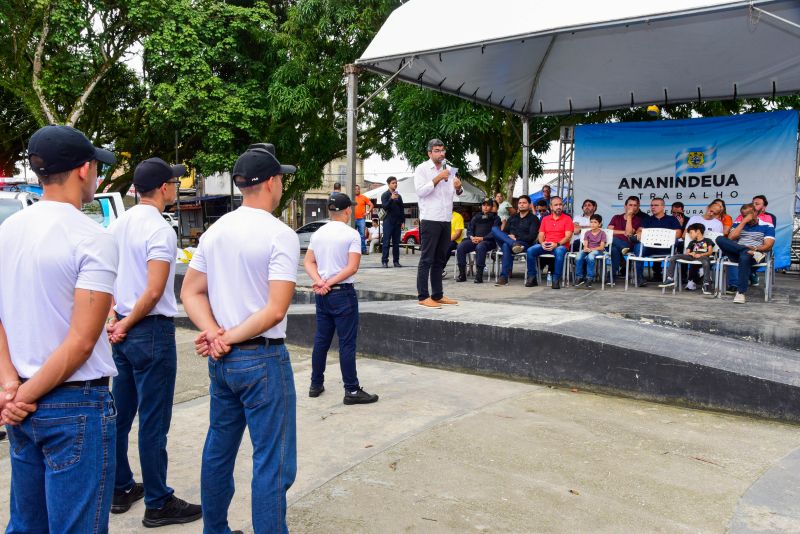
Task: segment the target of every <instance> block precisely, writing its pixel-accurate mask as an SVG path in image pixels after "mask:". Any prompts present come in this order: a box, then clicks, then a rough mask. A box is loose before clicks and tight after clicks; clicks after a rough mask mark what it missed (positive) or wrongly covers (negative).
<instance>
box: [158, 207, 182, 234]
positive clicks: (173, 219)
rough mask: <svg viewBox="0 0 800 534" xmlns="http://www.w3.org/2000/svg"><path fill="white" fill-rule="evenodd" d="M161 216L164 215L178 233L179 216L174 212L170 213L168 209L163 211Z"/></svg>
mask: <svg viewBox="0 0 800 534" xmlns="http://www.w3.org/2000/svg"><path fill="white" fill-rule="evenodd" d="M161 216H162V217H164V220H165V221H167V222H168V223H169V225H170V226H172V229H173V230H175V235H178V218H177V217H176V216H175V214H173V213H169V212H167V211H162V212H161Z"/></svg>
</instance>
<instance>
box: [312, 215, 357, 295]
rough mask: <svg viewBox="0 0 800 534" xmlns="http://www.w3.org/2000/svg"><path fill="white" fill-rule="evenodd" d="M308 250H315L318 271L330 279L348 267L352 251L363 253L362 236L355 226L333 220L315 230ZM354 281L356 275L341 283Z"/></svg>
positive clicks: (323, 277) (326, 278)
mask: <svg viewBox="0 0 800 534" xmlns="http://www.w3.org/2000/svg"><path fill="white" fill-rule="evenodd" d="M308 250H313V251H314V259H315V260H317V272H318V273H319V275H320V276H321V277H322V279H323V280H328V279H329V278H333V277H334V276H335V275H337V274H339V273H340V272H342V271H343V270H344V268H345V267H347V262H348V261H349V260H350V253H351V252H355V253H357V254H361V237H359V235H358V232H357V231H356V230H355V228H351V227H350V226H349V225H347V224H345V223H343V222H340V221H331V222H329V223H328V224H326V225H325V226H323V227H322V228H320V229H319V230H317V231H316V232H314V234H313V235H312V236H311V242H310V243H309V244H308ZM354 282H355V276H350V277H348V278H346V279H344V280H342V281H341V282H339V283H340V284H352V283H354Z"/></svg>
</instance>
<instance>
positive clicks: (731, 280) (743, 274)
mask: <svg viewBox="0 0 800 534" xmlns="http://www.w3.org/2000/svg"><path fill="white" fill-rule="evenodd" d="M717 246H719V248H721V249H722V252H724V253H725V255H726V256H727V257H728V259H729V260H731V261H733V262H737V263H738V264H739V266H738V268H737V267H729V268H728V285H731V286H736V288H737V291H738V292H739V293H742V294H744V293H747V288H748V286H749V283H750V279H749V277H750V273H751V272H753V264H754V263H755V262H756V260H755V259H754V258H753V256H751V255H750V254H748V253H747V251H748V250H750V248H749V247H746V246H744V245H740V244H739V243H737V242H736V241H733V240H732V239H728V238H727V237H722V236H720V237H718V238H717ZM723 290H724V288H723Z"/></svg>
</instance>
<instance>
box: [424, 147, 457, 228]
mask: <svg viewBox="0 0 800 534" xmlns="http://www.w3.org/2000/svg"><path fill="white" fill-rule="evenodd" d="M448 170H449V171H450V178H448V179H447V181H446V182H445V181H444V180H442V181H441V182H439V183H438V184H436V186H435V187H434V185H433V179H434V178H435V177H436V175H437V174H439V173H440V172H441V169H437V168H436V164H435V163H433V161H432V160H430V159H428V161H426V162H424V163H421V164H419V165H417V168H416V169H415V170H414V189H415V190H416V192H417V197H419V199H418V201H417V202H418V203H419V219H420V220H421V221H439V222H448V223H449V222H450V219H451V218H452V216H453V195H455V194H456V189H455V187H453V178H455V175H456V168H455V167H448Z"/></svg>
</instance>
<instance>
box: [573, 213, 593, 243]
mask: <svg viewBox="0 0 800 534" xmlns="http://www.w3.org/2000/svg"><path fill="white" fill-rule="evenodd" d="M572 222H573V223H574V224H577V225H578V226H580V228H581V230H583V229H584V228H589V226H590V225H589V217H587V216H586V215H582V214H581V215H578V216H577V217H573V218H572ZM581 230H578V231H577V232H575V233H574V234H572V240H573V241H578V240H580V238H581Z"/></svg>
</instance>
